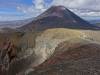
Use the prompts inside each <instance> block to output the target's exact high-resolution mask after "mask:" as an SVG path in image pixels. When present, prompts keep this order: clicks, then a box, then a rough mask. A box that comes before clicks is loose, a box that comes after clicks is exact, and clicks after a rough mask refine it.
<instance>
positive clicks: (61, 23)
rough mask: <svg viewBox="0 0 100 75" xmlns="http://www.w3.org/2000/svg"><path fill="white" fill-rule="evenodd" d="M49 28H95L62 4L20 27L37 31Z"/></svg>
mask: <svg viewBox="0 0 100 75" xmlns="http://www.w3.org/2000/svg"><path fill="white" fill-rule="evenodd" d="M49 28H71V29H97V27H96V26H94V25H91V24H90V23H88V22H87V21H85V20H83V19H82V18H80V17H79V16H77V15H76V14H74V13H73V12H71V11H70V10H69V9H67V8H65V7H64V6H52V7H51V8H49V9H48V10H47V11H45V12H44V13H42V14H41V15H39V16H38V17H36V18H35V19H34V20H33V21H32V22H31V23H29V24H27V25H25V26H23V27H21V29H23V30H37V31H41V30H45V29H49Z"/></svg>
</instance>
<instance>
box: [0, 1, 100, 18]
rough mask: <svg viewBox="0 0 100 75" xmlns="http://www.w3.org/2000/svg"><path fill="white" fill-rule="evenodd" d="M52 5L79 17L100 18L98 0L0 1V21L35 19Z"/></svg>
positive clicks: (99, 2) (99, 3)
mask: <svg viewBox="0 0 100 75" xmlns="http://www.w3.org/2000/svg"><path fill="white" fill-rule="evenodd" d="M52 5H63V6H65V7H66V8H68V9H70V10H71V11H73V12H75V13H76V14H78V15H79V16H81V17H92V18H95V17H96V18H97V17H100V0H0V20H16V19H25V18H31V17H36V16H37V15H39V14H41V13H42V12H44V11H45V10H46V9H48V8H49V7H50V6H52Z"/></svg>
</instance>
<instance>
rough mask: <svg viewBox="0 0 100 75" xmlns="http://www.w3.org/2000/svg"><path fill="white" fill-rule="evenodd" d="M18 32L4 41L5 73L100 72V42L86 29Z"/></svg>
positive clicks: (0, 52)
mask: <svg viewBox="0 0 100 75" xmlns="http://www.w3.org/2000/svg"><path fill="white" fill-rule="evenodd" d="M14 33H15V34H16V35H15V34H13V33H10V34H9V35H10V36H11V37H9V38H8V37H5V36H2V40H1V41H2V43H1V42H0V74H1V75H66V74H68V75H95V74H97V75H99V70H100V67H99V61H100V60H99V59H100V58H99V57H100V45H99V43H96V42H94V40H91V39H89V38H90V36H89V35H87V34H86V33H84V32H83V31H80V30H73V29H65V28H54V29H48V30H45V31H43V32H41V33H40V32H31V33H23V34H22V33H21V32H20V33H18V32H17V33H16V32H14ZM7 34H8V33H7ZM4 38H5V39H4ZM12 39H13V40H12Z"/></svg>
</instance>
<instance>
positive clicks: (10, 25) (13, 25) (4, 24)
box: [0, 18, 33, 28]
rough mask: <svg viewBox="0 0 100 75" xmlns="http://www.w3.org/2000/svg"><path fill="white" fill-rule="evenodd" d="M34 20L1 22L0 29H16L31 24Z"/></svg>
mask: <svg viewBox="0 0 100 75" xmlns="http://www.w3.org/2000/svg"><path fill="white" fill-rule="evenodd" d="M32 20H33V18H30V19H26V20H15V21H0V28H5V27H6V28H16V27H21V26H23V25H26V24H28V23H30V22H31V21H32Z"/></svg>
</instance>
